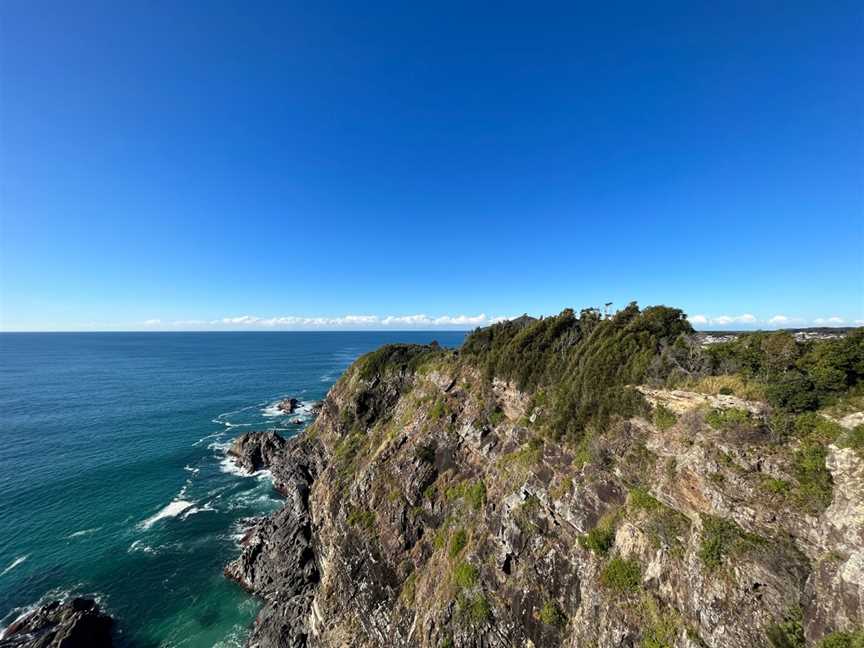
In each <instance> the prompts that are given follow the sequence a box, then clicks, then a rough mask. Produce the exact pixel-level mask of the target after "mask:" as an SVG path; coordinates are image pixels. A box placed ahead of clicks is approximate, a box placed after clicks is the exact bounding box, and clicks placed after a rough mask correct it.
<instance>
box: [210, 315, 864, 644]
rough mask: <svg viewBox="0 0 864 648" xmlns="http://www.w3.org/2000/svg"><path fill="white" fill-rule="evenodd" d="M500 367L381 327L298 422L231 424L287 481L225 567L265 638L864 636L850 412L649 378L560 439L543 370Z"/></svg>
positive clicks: (254, 460)
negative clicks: (256, 428)
mask: <svg viewBox="0 0 864 648" xmlns="http://www.w3.org/2000/svg"><path fill="white" fill-rule="evenodd" d="M520 326H534V324H532V323H531V322H528V323H524V324H522V325H520ZM666 348H667V347H666V346H665V343H663V344H659V345H658V346H657V349H658V351H657V353H658V354H662V353H665V351H664V349H666ZM553 350H554V347H553ZM526 353H527V351H526ZM637 355H638V354H637ZM633 357H636V356H635V355H634V356H633ZM580 362H581V361H580ZM652 362H653V360H651V358H649V357H646V359H645V362H644V363H643V366H644V367H651V366H654V364H651V363H652ZM655 364H656V363H655ZM499 366H501V365H499ZM570 371H571V370H567V371H566V372H564V374H562V375H567V376H570V375H571V373H570ZM495 373H496V372H494V371H493V372H490V371H488V370H487V369H486V368H484V367H483V366H482V363H478V361H477V358H476V357H472V356H470V355H468V354H467V353H466V352H465V351H464V350H463V352H462V353H461V354H460V352H457V351H445V350H442V349H439V348H437V347H417V346H399V347H389V348H387V349H384V350H382V351H381V352H378V353H376V354H371V355H370V356H367V357H365V358H362V359H361V360H360V361H358V362H357V363H355V365H354V366H352V367H351V368H350V369H349V370H348V371H347V372H346V374H345V375H344V376H343V377H342V378H341V379H340V380H339V382H338V383H337V384H336V385H335V386H334V387H333V389H332V390H331V391H330V393H329V394H328V396H327V398H326V400H325V401H324V403H323V406H322V409H321V412H320V414H319V415H318V418H317V420H316V421H315V422H314V423H313V424H312V425H311V426H310V427H309V428H308V429H307V430H306V431H305V432H304V433H303V434H302V435H300V436H299V437H297V438H294V439H290V440H287V441H284V442H283V441H282V440H281V439H280V440H278V441H276V440H274V439H273V438H272V437H271V436H264V435H262V433H251V434H250V435H246V436H244V437H242V438H241V440H240V441H239V442H238V443H237V444H235V448H236V450H237V451H236V453H235V454H237V455H239V456H240V461H241V462H245V464H246V465H251V466H259V467H260V466H262V465H266V466H267V467H269V468H270V469H271V470H272V471H273V474H274V481H275V483H276V486H277V488H278V490H279V491H280V492H282V493H283V494H284V495H285V498H286V503H285V507H284V508H283V509H282V510H280V511H279V512H278V513H276V514H275V515H273V516H271V517H270V518H267V519H265V520H262V521H261V522H260V523H258V524H257V525H256V526H255V527H254V528H253V529H251V530H250V532H249V533H248V534H247V537H246V539H245V541H244V549H243V552H242V555H241V556H240V557H239V558H238V559H237V560H236V561H234V562H232V563H231V564H230V565H229V566H228V567H227V568H226V574H227V575H228V576H229V577H231V578H233V579H235V580H237V581H238V582H239V583H241V584H242V585H243V586H244V587H246V588H247V589H249V590H250V591H252V592H254V593H256V594H257V595H259V596H260V597H261V598H262V599H263V600H264V607H263V609H262V611H261V613H260V615H259V617H258V620H257V621H256V624H255V627H254V630H253V633H252V636H251V638H250V640H249V645H250V646H262V647H265V646H266V647H269V646H298V647H299V646H328V647H329V646H333V647H335V646H349V645H350V646H370V647H371V646H382V645H388V646H406V647H407V646H417V647H424V648H425V647H445V646H465V647H468V646H471V647H475V646H476V647H478V648H479V647H483V648H493V647H502V648H503V647H511V646H526V647H527V646H535V647H541V646H570V647H574V648H575V647H577V646H579V647H589V646H590V647H597V648H600V647H625V646H632V647H635V646H644V647H646V648H661V647H664V646H665V647H670V648H671V647H676V648H703V647H705V646H708V647H711V648H719V647H734V648H738V647H740V648H745V647H746V648H751V647H754V646H766V647H780V648H783V647H786V646H789V647H795V646H805V645H816V644H819V643H820V642H826V643H824V644H823V645H825V646H836V647H843V646H849V647H852V646H859V645H861V642H862V641H864V635H862V634H861V627H862V625H864V457H862V453H861V452H860V451H859V450H858V449H855V448H854V447H851V446H849V445H848V444H847V443H845V442H844V439H846V438H847V437H846V436H845V435H849V434H852V432H851V431H849V430H845V429H844V428H842V427H841V426H840V425H839V424H838V423H836V422H834V421H831V420H829V419H828V418H826V417H825V416H821V415H817V414H815V413H814V414H813V415H801V416H799V417H798V419H795V420H796V425H797V427H796V430H798V432H796V433H794V434H792V433H789V432H788V431H786V432H784V430H781V429H779V428H778V426H779V425H780V424H779V423H778V422H777V420H778V419H777V412H776V411H773V410H772V407H771V406H770V405H768V404H766V403H765V402H762V401H751V400H747V399H744V398H740V397H735V396H731V395H723V394H721V395H706V394H702V393H697V392H694V391H688V390H686V389H669V388H667V387H665V386H664V385H663V384H660V383H658V382H657V381H656V380H655V381H654V382H653V384H652V385H642V386H641V389H640V391H641V395H639V393H638V392H637V393H635V394H631V395H630V396H627V398H633V399H636V400H634V401H633V402H634V403H637V405H638V406H633V407H631V408H628V409H627V411H626V413H625V414H624V415H620V414H612V415H609V416H604V417H603V418H600V417H597V418H593V419H590V420H588V422H587V423H586V425H585V430H586V431H585V432H584V433H580V435H579V436H578V437H575V438H570V439H558V438H555V435H554V434H550V432H549V430H550V425H552V426H554V425H557V423H553V424H550V425H546V424H545V423H544V421H557V420H558V419H554V418H553V416H552V412H551V411H550V410H551V406H550V405H549V404H548V403H549V400H548V398H546V397H545V396H544V393H543V391H542V390H539V389H537V388H534V389H530V390H526V391H523V390H521V389H519V388H518V387H517V384H516V381H511V380H505V379H502V378H499V377H498V376H496V375H495ZM649 374H650V371H648V370H647V369H646V371H645V373H644V374H643V376H647V375H649ZM630 375H633V374H628V376H630ZM640 377H641V376H640ZM568 379H569V378H568ZM555 380H561V379H559V378H556V379H555ZM541 384H542V383H541ZM546 384H547V385H548V386H550V387H553V388H554V384H553V381H547V383H546ZM580 389H581V390H582V391H581V392H580V393H581V394H582V398H583V401H584V400H585V399H586V398H587V397H588V396H587V395H586V394H587V393H588V392H587V391H586V390H587V387H580ZM615 393H616V394H618V392H615ZM628 393H629V392H628ZM621 394H624V392H621ZM622 398H623V396H622ZM597 411H598V412H599V411H601V410H600V409H597ZM574 416H578V413H577V414H574ZM808 416H809V418H808ZM843 421H844V422H846V421H847V419H843ZM848 421H851V422H855V421H857V419H855V417H852V418H848ZM807 426H809V427H807ZM850 426H851V423H850ZM856 429H858V428H856ZM801 430H804V432H802V431H801ZM829 432H830V434H829ZM790 434H791V436H790ZM820 435H821V436H820ZM817 438H821V439H822V442H821V443H820V444H819V445H815V441H813V439H817ZM262 446H263V447H267V448H268V450H267V451H266V452H262V451H261V448H262ZM831 642H834V643H831ZM855 642H858V643H855Z"/></svg>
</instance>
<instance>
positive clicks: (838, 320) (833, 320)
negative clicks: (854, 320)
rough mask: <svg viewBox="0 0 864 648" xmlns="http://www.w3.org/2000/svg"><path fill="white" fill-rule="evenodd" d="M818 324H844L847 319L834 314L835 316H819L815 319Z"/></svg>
mask: <svg viewBox="0 0 864 648" xmlns="http://www.w3.org/2000/svg"><path fill="white" fill-rule="evenodd" d="M813 321H814V322H815V323H816V324H842V323H843V322H845V321H846V320H844V319H843V318H842V317H837V316H836V315H834V316H833V317H817V318H816V319H815V320H813Z"/></svg>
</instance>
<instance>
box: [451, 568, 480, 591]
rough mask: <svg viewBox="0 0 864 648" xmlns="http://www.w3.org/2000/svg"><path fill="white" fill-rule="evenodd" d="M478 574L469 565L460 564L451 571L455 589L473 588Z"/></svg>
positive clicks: (475, 569)
mask: <svg viewBox="0 0 864 648" xmlns="http://www.w3.org/2000/svg"><path fill="white" fill-rule="evenodd" d="M479 575H480V574H479V573H478V571H477V568H476V567H475V566H474V565H472V564H471V563H467V562H460V563H459V564H458V565H456V567H455V568H454V569H453V582H454V583H455V584H456V586H457V587H460V588H462V589H467V588H470V587H474V585H476V584H477V578H478V576H479Z"/></svg>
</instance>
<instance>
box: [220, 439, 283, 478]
mask: <svg viewBox="0 0 864 648" xmlns="http://www.w3.org/2000/svg"><path fill="white" fill-rule="evenodd" d="M284 450H285V439H284V438H282V437H281V436H279V434H277V433H276V432H273V431H267V432H247V433H246V434H242V435H240V436H239V437H237V438H236V439H234V442H233V443H232V444H231V447H230V448H229V449H228V454H229V455H230V456H231V457H233V458H234V461H235V462H236V463H237V465H238V466H240V467H241V468H243V469H244V470H248V471H249V472H256V471H258V470H262V469H266V468H269V467H270V466H271V465H273V463H274V461H275V459H276V457H277V456H279V455H280V454H281V453H282V452H283V451H284Z"/></svg>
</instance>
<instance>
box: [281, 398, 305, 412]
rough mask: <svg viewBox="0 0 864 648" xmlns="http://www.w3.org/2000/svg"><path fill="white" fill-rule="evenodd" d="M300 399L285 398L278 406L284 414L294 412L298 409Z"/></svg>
mask: <svg viewBox="0 0 864 648" xmlns="http://www.w3.org/2000/svg"><path fill="white" fill-rule="evenodd" d="M299 404H300V401H299V400H297V399H296V398H285V399H283V400H281V401H279V403H278V404H277V405H276V408H277V409H278V410H279V411H280V412H282V413H283V414H293V413H294V412H296V411H297V406H298V405H299Z"/></svg>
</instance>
